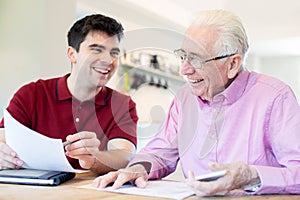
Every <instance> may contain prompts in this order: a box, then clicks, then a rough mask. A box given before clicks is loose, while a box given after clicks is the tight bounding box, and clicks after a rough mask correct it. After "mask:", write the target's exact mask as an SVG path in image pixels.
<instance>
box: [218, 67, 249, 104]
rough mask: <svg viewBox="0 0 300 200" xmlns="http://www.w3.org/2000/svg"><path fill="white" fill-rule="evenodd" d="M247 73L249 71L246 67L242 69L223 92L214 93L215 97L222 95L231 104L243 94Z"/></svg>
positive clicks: (247, 77)
mask: <svg viewBox="0 0 300 200" xmlns="http://www.w3.org/2000/svg"><path fill="white" fill-rule="evenodd" d="M249 75H250V72H249V71H248V70H247V69H244V70H242V71H241V72H239V74H238V76H237V77H236V78H235V79H234V80H233V81H232V83H231V84H230V85H229V86H228V87H227V88H226V89H225V90H224V91H223V92H221V93H220V94H218V95H216V97H217V98H218V96H219V95H220V96H223V97H225V99H226V103H228V104H233V103H234V102H236V101H237V100H238V99H239V98H240V97H241V96H242V95H243V93H244V91H245V89H246V86H247V82H248V79H249Z"/></svg>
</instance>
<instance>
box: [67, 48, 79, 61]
mask: <svg viewBox="0 0 300 200" xmlns="http://www.w3.org/2000/svg"><path fill="white" fill-rule="evenodd" d="M76 54H77V52H76V50H75V49H74V48H73V47H70V46H69V47H68V49H67V55H68V57H69V59H70V61H71V63H73V64H75V63H76V62H77V60H76Z"/></svg>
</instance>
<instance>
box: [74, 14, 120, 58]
mask: <svg viewBox="0 0 300 200" xmlns="http://www.w3.org/2000/svg"><path fill="white" fill-rule="evenodd" d="M90 31H101V32H104V33H106V34H107V35H108V36H114V35H117V36H118V39H119V41H120V40H121V38H122V37H123V34H124V33H123V31H124V28H123V26H122V24H121V23H119V22H117V21H116V20H115V19H113V18H110V17H107V16H104V15H101V14H94V15H89V16H86V17H84V18H82V19H80V20H78V21H76V22H75V23H74V24H73V26H72V27H71V29H70V30H69V32H68V45H69V46H71V47H73V48H75V49H76V51H77V52H78V51H79V46H80V43H81V42H83V40H84V39H85V37H86V35H87V34H88V33H89V32H90Z"/></svg>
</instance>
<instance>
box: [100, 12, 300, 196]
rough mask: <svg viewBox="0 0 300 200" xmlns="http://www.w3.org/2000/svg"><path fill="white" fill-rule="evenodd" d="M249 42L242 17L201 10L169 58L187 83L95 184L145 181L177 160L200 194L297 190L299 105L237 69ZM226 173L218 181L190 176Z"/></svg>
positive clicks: (279, 87) (268, 80)
mask: <svg viewBox="0 0 300 200" xmlns="http://www.w3.org/2000/svg"><path fill="white" fill-rule="evenodd" d="M248 48H249V45H248V39H247V35H246V32H245V30H244V27H243V25H242V24H241V22H240V20H239V19H238V18H237V17H236V16H235V15H233V14H232V13H230V12H226V11H223V10H212V11H205V12H202V14H201V15H200V16H199V18H197V20H196V21H195V22H194V23H193V24H192V25H191V26H190V27H189V28H188V29H187V31H186V32H185V40H184V42H183V45H182V48H181V49H178V50H175V51H174V53H175V55H176V56H177V57H178V58H179V59H180V60H181V61H182V67H181V73H182V74H183V75H184V76H185V77H186V80H187V84H186V85H185V86H183V88H182V89H180V90H179V92H178V93H177V94H176V97H175V98H174V100H173V103H172V104H171V107H170V110H169V113H168V116H167V118H166V122H165V125H164V127H163V128H162V129H161V130H160V131H159V133H158V134H157V137H156V138H154V139H153V140H152V141H151V142H150V143H148V145H147V146H146V147H145V148H144V149H142V151H141V152H139V153H138V154H136V155H135V156H134V157H133V159H132V160H131V161H130V163H129V165H128V167H127V168H125V169H120V170H118V171H117V172H110V173H108V174H107V175H104V176H100V177H98V178H97V179H95V182H94V184H95V186H96V187H100V188H103V187H106V185H107V184H109V183H110V182H114V185H113V187H115V188H118V187H120V186H121V185H122V184H124V183H125V182H127V181H132V182H134V184H135V185H136V186H137V187H145V186H146V184H147V180H148V179H157V178H162V177H164V176H166V175H168V174H170V173H172V172H173V171H174V170H175V167H176V164H177V162H178V160H179V159H180V161H181V167H182V170H183V173H184V175H185V177H188V184H189V185H190V186H191V187H192V188H193V189H194V190H195V191H196V193H197V194H198V195H201V196H205V195H224V194H227V193H229V192H231V191H233V190H235V189H240V190H241V191H243V190H244V191H246V192H250V193H251V194H268V193H278V194H283V193H285V194H289V193H293V194H299V193H300V187H299V185H300V174H299V171H300V140H299V138H300V107H299V105H298V103H297V100H296V98H295V95H294V94H293V92H292V91H291V89H290V88H289V87H288V86H287V85H286V84H284V83H283V82H281V81H279V80H277V79H275V78H272V77H269V76H265V75H262V74H258V73H255V72H249V71H248V70H247V69H246V68H244V66H243V62H244V59H245V57H246V54H247V51H248ZM221 169H225V170H227V172H226V175H225V176H223V177H222V178H219V179H218V180H215V181H211V182H203V181H197V180H195V177H194V175H201V174H203V173H208V172H209V171H216V170H221Z"/></svg>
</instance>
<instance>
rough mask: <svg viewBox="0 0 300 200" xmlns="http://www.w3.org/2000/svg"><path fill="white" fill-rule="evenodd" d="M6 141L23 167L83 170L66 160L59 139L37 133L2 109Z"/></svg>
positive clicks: (66, 170)
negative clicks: (22, 163)
mask: <svg viewBox="0 0 300 200" xmlns="http://www.w3.org/2000/svg"><path fill="white" fill-rule="evenodd" d="M3 114H4V126H5V138H6V143H7V144H8V145H9V146H10V147H11V148H12V149H13V150H14V151H15V152H16V153H17V154H18V156H19V158H20V159H21V160H23V161H24V165H23V167H24V168H30V169H40V170H52V171H64V172H84V171H86V170H76V169H74V168H73V167H72V166H71V165H70V163H69V162H68V160H67V158H66V156H65V152H64V147H63V144H62V140H61V139H53V138H49V137H46V136H44V135H42V134H39V133H37V132H35V131H33V130H31V129H29V128H27V127H26V126H24V125H23V124H21V123H19V122H18V121H17V120H15V119H14V118H13V117H12V116H11V115H10V113H9V112H8V111H7V110H4V112H3Z"/></svg>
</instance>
